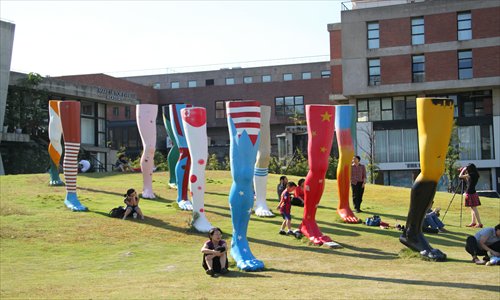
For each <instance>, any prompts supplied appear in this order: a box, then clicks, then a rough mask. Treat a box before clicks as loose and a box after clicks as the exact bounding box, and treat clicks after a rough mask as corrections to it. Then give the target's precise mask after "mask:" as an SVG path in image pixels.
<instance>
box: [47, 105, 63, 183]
mask: <svg viewBox="0 0 500 300" xmlns="http://www.w3.org/2000/svg"><path fill="white" fill-rule="evenodd" d="M59 102H61V101H58V100H50V101H49V141H50V143H49V156H50V169H49V174H50V181H49V185H51V186H60V185H64V182H63V181H62V180H61V178H59V163H60V162H61V155H62V153H63V149H62V145H61V135H62V124H61V115H60V114H59Z"/></svg>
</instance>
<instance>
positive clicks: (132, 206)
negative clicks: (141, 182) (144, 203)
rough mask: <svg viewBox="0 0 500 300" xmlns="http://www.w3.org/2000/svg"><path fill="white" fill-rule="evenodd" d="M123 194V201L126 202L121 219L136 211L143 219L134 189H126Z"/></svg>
mask: <svg viewBox="0 0 500 300" xmlns="http://www.w3.org/2000/svg"><path fill="white" fill-rule="evenodd" d="M124 196H125V199H124V200H123V202H125V204H127V208H126V209H125V215H124V216H123V219H124V220H125V219H126V218H127V216H128V215H130V214H133V213H137V215H138V216H139V217H140V218H141V220H144V215H143V214H142V211H141V209H140V208H139V197H137V192H136V191H135V190H134V189H128V190H127V193H126V194H125V195H124Z"/></svg>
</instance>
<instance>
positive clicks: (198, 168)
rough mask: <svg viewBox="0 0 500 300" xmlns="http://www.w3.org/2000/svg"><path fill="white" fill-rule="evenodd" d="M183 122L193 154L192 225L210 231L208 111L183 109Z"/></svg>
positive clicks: (191, 184)
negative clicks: (207, 176)
mask: <svg viewBox="0 0 500 300" xmlns="http://www.w3.org/2000/svg"><path fill="white" fill-rule="evenodd" d="M181 116H182V121H183V122H182V124H183V126H184V133H185V134H186V141H187V145H188V148H189V154H190V155H191V167H190V170H191V172H190V174H189V190H190V191H191V199H192V203H193V222H192V225H193V227H194V228H196V230H198V231H199V232H208V231H209V230H210V229H211V228H212V224H210V222H208V220H207V217H206V215H205V207H204V206H205V199H204V197H205V168H206V166H207V159H208V137H207V112H206V110H205V108H203V107H188V108H183V109H181Z"/></svg>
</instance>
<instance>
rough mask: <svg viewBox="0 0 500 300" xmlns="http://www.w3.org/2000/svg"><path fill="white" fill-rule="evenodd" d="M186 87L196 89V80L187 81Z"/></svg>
mask: <svg viewBox="0 0 500 300" xmlns="http://www.w3.org/2000/svg"><path fill="white" fill-rule="evenodd" d="M188 87H190V88H194V87H196V80H189V81H188Z"/></svg>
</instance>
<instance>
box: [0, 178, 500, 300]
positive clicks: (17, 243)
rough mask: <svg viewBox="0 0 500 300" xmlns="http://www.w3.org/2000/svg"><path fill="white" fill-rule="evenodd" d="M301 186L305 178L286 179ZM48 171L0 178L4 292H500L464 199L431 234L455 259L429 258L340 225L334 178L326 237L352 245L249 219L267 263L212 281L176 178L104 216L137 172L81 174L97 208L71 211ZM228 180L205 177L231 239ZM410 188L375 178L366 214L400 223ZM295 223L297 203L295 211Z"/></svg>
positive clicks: (488, 205)
mask: <svg viewBox="0 0 500 300" xmlns="http://www.w3.org/2000/svg"><path fill="white" fill-rule="evenodd" d="M278 178H279V176H278V175H270V177H269V184H268V198H269V199H268V204H269V206H270V207H271V208H274V207H276V205H277V199H276V196H275V193H276V192H275V187H276V184H277V182H278V181H279V179H278ZM289 179H291V180H294V181H297V180H298V178H297V177H294V176H289ZM48 180H49V176H48V174H35V175H17V176H2V177H0V185H1V186H0V187H1V195H2V196H1V200H0V229H1V230H0V251H1V252H0V289H1V291H0V298H2V299H11V298H22V299H25V298H50V299H70V298H77V299H83V298H85V299H96V298H100V299H108V298H122V299H123V298H131V299H135V298H156V299H157V298H189V299H218V298H221V297H222V298H229V299H233V298H257V299H271V298H275V299H285V298H291V299H305V298H308V299H332V298H356V299H360V298H379V299H381V298H383V299H387V298H391V299H401V298H410V299H422V298H449V299H458V298H460V299H498V297H499V292H500V288H499V286H500V272H499V269H498V267H486V266H476V265H474V264H472V263H470V256H469V255H468V254H467V253H466V252H465V250H464V241H465V238H466V236H467V235H469V234H472V233H473V232H475V230H473V229H469V228H465V227H464V225H465V224H468V223H469V221H470V213H469V211H468V210H466V209H465V208H464V211H463V221H462V227H459V224H460V197H459V196H458V197H455V199H454V201H453V203H452V205H451V208H450V210H449V212H448V214H447V216H446V219H445V223H446V224H447V226H446V228H447V229H448V230H449V231H450V232H449V233H445V234H439V235H431V236H429V241H430V242H431V243H432V245H433V246H434V247H436V248H439V249H441V250H442V251H443V252H445V253H447V255H448V258H449V260H448V261H447V262H444V263H436V262H429V261H424V260H421V259H420V258H419V257H418V255H415V253H413V252H411V251H409V250H407V249H406V248H405V247H404V246H403V245H402V244H400V243H399V241H398V236H399V234H400V232H399V231H397V230H395V229H387V230H384V229H380V228H378V227H367V226H365V225H363V224H345V223H342V222H341V221H340V219H339V217H338V215H337V213H336V211H335V210H336V206H337V201H338V200H337V199H338V196H337V187H336V182H335V181H328V183H327V188H326V190H325V192H324V194H323V198H322V201H321V203H320V206H319V208H318V215H317V220H318V224H319V225H320V227H321V229H322V231H323V233H325V234H328V235H330V237H332V239H333V240H335V241H336V242H338V243H340V244H341V245H343V246H344V248H343V249H337V250H332V249H328V248H325V247H317V246H313V245H309V244H308V242H307V240H306V239H302V240H296V239H294V238H292V237H287V236H281V235H278V229H279V226H280V224H281V221H282V220H281V217H279V216H278V217H275V218H258V217H256V216H255V215H252V218H251V221H250V225H249V229H248V236H249V241H250V245H251V248H252V252H253V253H254V255H255V256H256V257H257V258H259V259H261V260H263V261H264V263H265V265H266V270H265V271H263V272H254V273H245V272H240V271H237V270H236V269H235V267H234V262H233V261H231V259H230V265H231V271H232V272H231V273H230V274H228V275H227V276H225V277H219V278H210V277H209V276H207V275H205V273H204V272H203V270H202V268H201V259H202V255H201V253H200V248H201V246H202V244H203V242H204V241H205V240H206V236H205V235H204V234H200V233H196V232H194V231H193V230H192V229H190V228H189V225H188V224H189V222H190V219H191V213H190V212H184V211H180V210H178V209H177V208H176V206H175V205H174V204H175V200H174V199H175V198H176V191H174V190H170V189H168V188H167V186H168V185H167V183H168V175H167V174H166V173H165V172H162V173H155V174H154V183H153V187H154V191H155V193H156V195H157V196H158V198H157V199H155V200H147V199H142V200H141V208H142V210H143V212H144V213H145V215H146V220H144V221H136V220H130V221H122V220H118V219H112V218H109V217H108V216H107V213H108V212H109V210H110V209H111V208H113V207H116V206H118V205H121V204H122V199H123V197H122V194H124V193H125V191H126V190H127V189H128V188H130V187H134V188H136V189H137V190H139V191H140V190H141V188H142V176H141V175H140V174H118V173H111V174H95V173H94V174H83V175H79V176H78V186H79V190H78V196H79V199H80V201H81V202H82V203H83V204H84V205H86V206H88V207H89V209H90V211H89V212H85V213H75V212H71V211H69V210H67V209H66V208H65V206H64V204H63V200H64V196H65V188H64V187H49V186H47V183H48ZM231 181H232V180H231V176H230V173H229V172H225V171H209V172H207V192H206V199H205V208H206V211H207V216H208V219H209V220H210V222H211V223H212V224H213V225H215V226H218V227H221V228H222V230H223V231H224V232H225V234H224V237H225V239H227V240H228V241H230V239H231V236H230V233H231V231H232V229H231V220H230V212H229V209H228V192H229V187H230V185H231ZM409 195H410V189H407V188H397V187H384V186H375V185H367V188H366V192H365V196H364V202H363V209H364V210H365V212H364V213H361V214H359V216H360V217H361V218H363V219H365V218H366V217H368V216H371V215H373V214H378V215H380V216H381V217H382V220H383V221H385V222H387V223H389V224H391V225H394V224H395V223H396V222H399V223H401V224H404V220H405V217H406V214H407V211H408V207H409V199H410V197H409ZM450 199H451V194H448V193H441V192H438V193H437V194H436V197H435V206H440V207H441V208H442V212H443V213H444V210H446V207H447V206H448V204H449V203H450ZM481 201H482V203H483V205H482V206H481V207H480V208H479V211H480V213H481V217H482V219H483V223H484V224H485V225H487V226H495V225H496V224H497V223H498V222H499V220H500V205H499V204H500V202H499V200H498V199H490V198H485V197H482V198H481ZM292 215H293V217H294V219H293V220H292V224H293V226H294V227H296V226H297V225H298V224H299V223H300V219H301V216H302V209H301V208H296V207H293V208H292Z"/></svg>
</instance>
